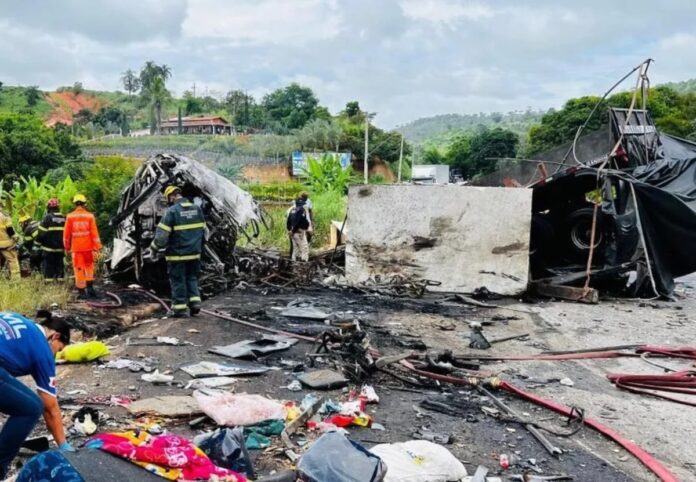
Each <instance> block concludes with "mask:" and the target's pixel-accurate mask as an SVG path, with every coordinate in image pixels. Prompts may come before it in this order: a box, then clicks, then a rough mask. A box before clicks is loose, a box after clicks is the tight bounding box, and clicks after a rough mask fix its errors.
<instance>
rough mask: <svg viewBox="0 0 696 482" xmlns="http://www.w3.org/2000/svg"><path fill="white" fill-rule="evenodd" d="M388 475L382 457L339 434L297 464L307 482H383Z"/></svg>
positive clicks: (320, 441)
mask: <svg viewBox="0 0 696 482" xmlns="http://www.w3.org/2000/svg"><path fill="white" fill-rule="evenodd" d="M386 472H387V468H386V466H385V464H384V462H383V461H382V460H381V459H380V458H379V456H377V455H375V454H374V453H371V452H370V451H368V450H367V449H365V448H363V447H362V446H361V445H359V444H358V443H357V442H354V441H352V440H350V439H348V438H347V437H345V436H344V435H342V434H340V433H337V432H330V433H326V434H324V435H322V436H321V437H320V438H319V439H318V440H317V441H316V442H314V444H312V446H311V447H310V448H309V449H308V450H307V452H305V453H304V455H302V457H301V458H300V461H299V462H298V464H297V474H298V476H299V478H300V480H302V481H304V482H327V481H329V480H335V481H339V480H340V481H341V482H381V481H383V480H388V479H385V474H386ZM394 480H397V479H394Z"/></svg>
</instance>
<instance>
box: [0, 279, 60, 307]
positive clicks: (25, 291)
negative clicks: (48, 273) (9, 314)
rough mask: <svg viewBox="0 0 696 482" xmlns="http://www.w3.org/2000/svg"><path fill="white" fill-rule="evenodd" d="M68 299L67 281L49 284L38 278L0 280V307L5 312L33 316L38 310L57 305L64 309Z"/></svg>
mask: <svg viewBox="0 0 696 482" xmlns="http://www.w3.org/2000/svg"><path fill="white" fill-rule="evenodd" d="M69 297H70V284H69V283H68V282H67V281H64V282H56V283H49V282H47V281H44V280H43V278H41V277H39V276H32V277H30V278H22V279H20V280H16V279H9V280H8V279H6V278H5V277H2V278H0V306H1V307H2V309H3V310H6V311H15V312H17V313H22V314H25V315H29V316H33V315H34V312H35V311H36V310H37V309H40V308H49V307H50V306H51V305H52V304H54V303H55V304H57V305H58V306H59V307H60V308H64V307H65V306H66V305H67V303H68V299H69Z"/></svg>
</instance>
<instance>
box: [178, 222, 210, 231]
mask: <svg viewBox="0 0 696 482" xmlns="http://www.w3.org/2000/svg"><path fill="white" fill-rule="evenodd" d="M199 228H200V229H202V228H205V223H194V224H180V225H179V226H174V231H185V230H187V229H199Z"/></svg>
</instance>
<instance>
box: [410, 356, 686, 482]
mask: <svg viewBox="0 0 696 482" xmlns="http://www.w3.org/2000/svg"><path fill="white" fill-rule="evenodd" d="M400 363H401V365H402V366H404V367H405V368H407V369H408V370H410V371H412V372H413V373H415V374H417V375H420V376H424V377H427V378H431V379H433V380H438V381H442V382H447V383H452V384H454V385H476V384H477V383H481V377H478V378H477V377H474V376H472V377H471V378H458V377H453V376H450V375H441V374H438V373H431V372H427V371H424V370H419V369H417V368H415V367H414V366H413V365H412V364H411V363H409V362H408V361H406V360H402V361H401V362H400ZM489 381H490V382H492V383H493V384H495V386H496V387H497V388H501V389H503V390H506V391H508V392H510V393H512V394H514V395H517V396H518V397H520V398H522V399H524V400H527V401H529V402H532V403H534V404H536V405H539V406H541V407H544V408H547V409H549V410H553V411H554V412H557V413H560V414H562V415H565V416H568V417H570V416H572V415H573V412H572V409H571V408H569V407H566V406H565V405H560V404H558V403H556V402H553V401H550V400H546V399H544V398H541V397H538V396H536V395H533V394H531V393H528V392H525V391H524V390H522V389H520V388H517V387H515V386H514V385H511V384H509V383H508V382H505V381H502V380H499V379H497V378H496V379H489ZM583 423H584V424H585V425H587V426H589V427H592V428H593V429H595V430H597V431H598V432H599V433H601V434H602V435H604V436H606V437H608V438H610V439H612V440H613V441H614V442H616V443H618V444H619V445H621V446H622V447H623V448H625V449H626V450H627V451H628V452H630V453H631V455H633V456H634V457H636V458H637V459H638V460H640V462H641V463H642V464H643V465H645V466H646V467H647V468H648V469H649V470H650V471H652V472H653V473H654V474H655V475H656V476H657V477H659V478H660V480H661V481H663V482H679V479H677V477H676V476H675V475H674V474H672V473H671V472H670V471H669V470H668V469H667V468H666V467H665V466H664V465H662V464H661V463H660V462H658V461H657V459H655V458H654V457H653V456H652V455H650V454H649V453H647V452H646V451H645V450H643V449H642V448H640V447H639V446H638V445H636V444H635V443H633V442H631V441H630V440H628V439H627V438H625V437H623V436H622V435H621V434H619V433H618V432H615V431H614V430H612V429H610V428H609V427H607V426H605V425H602V424H601V423H599V422H597V421H596V420H593V419H591V418H586V417H585V418H584V419H583Z"/></svg>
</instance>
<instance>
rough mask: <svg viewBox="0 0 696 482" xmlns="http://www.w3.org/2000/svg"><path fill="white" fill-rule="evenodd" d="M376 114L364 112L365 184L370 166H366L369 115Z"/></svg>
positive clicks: (374, 113)
mask: <svg viewBox="0 0 696 482" xmlns="http://www.w3.org/2000/svg"><path fill="white" fill-rule="evenodd" d="M374 115H376V112H372V113H370V112H365V162H364V171H365V184H367V180H368V177H369V172H370V168H369V166H368V161H367V160H368V159H369V149H368V139H369V134H370V117H372V116H374Z"/></svg>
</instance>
